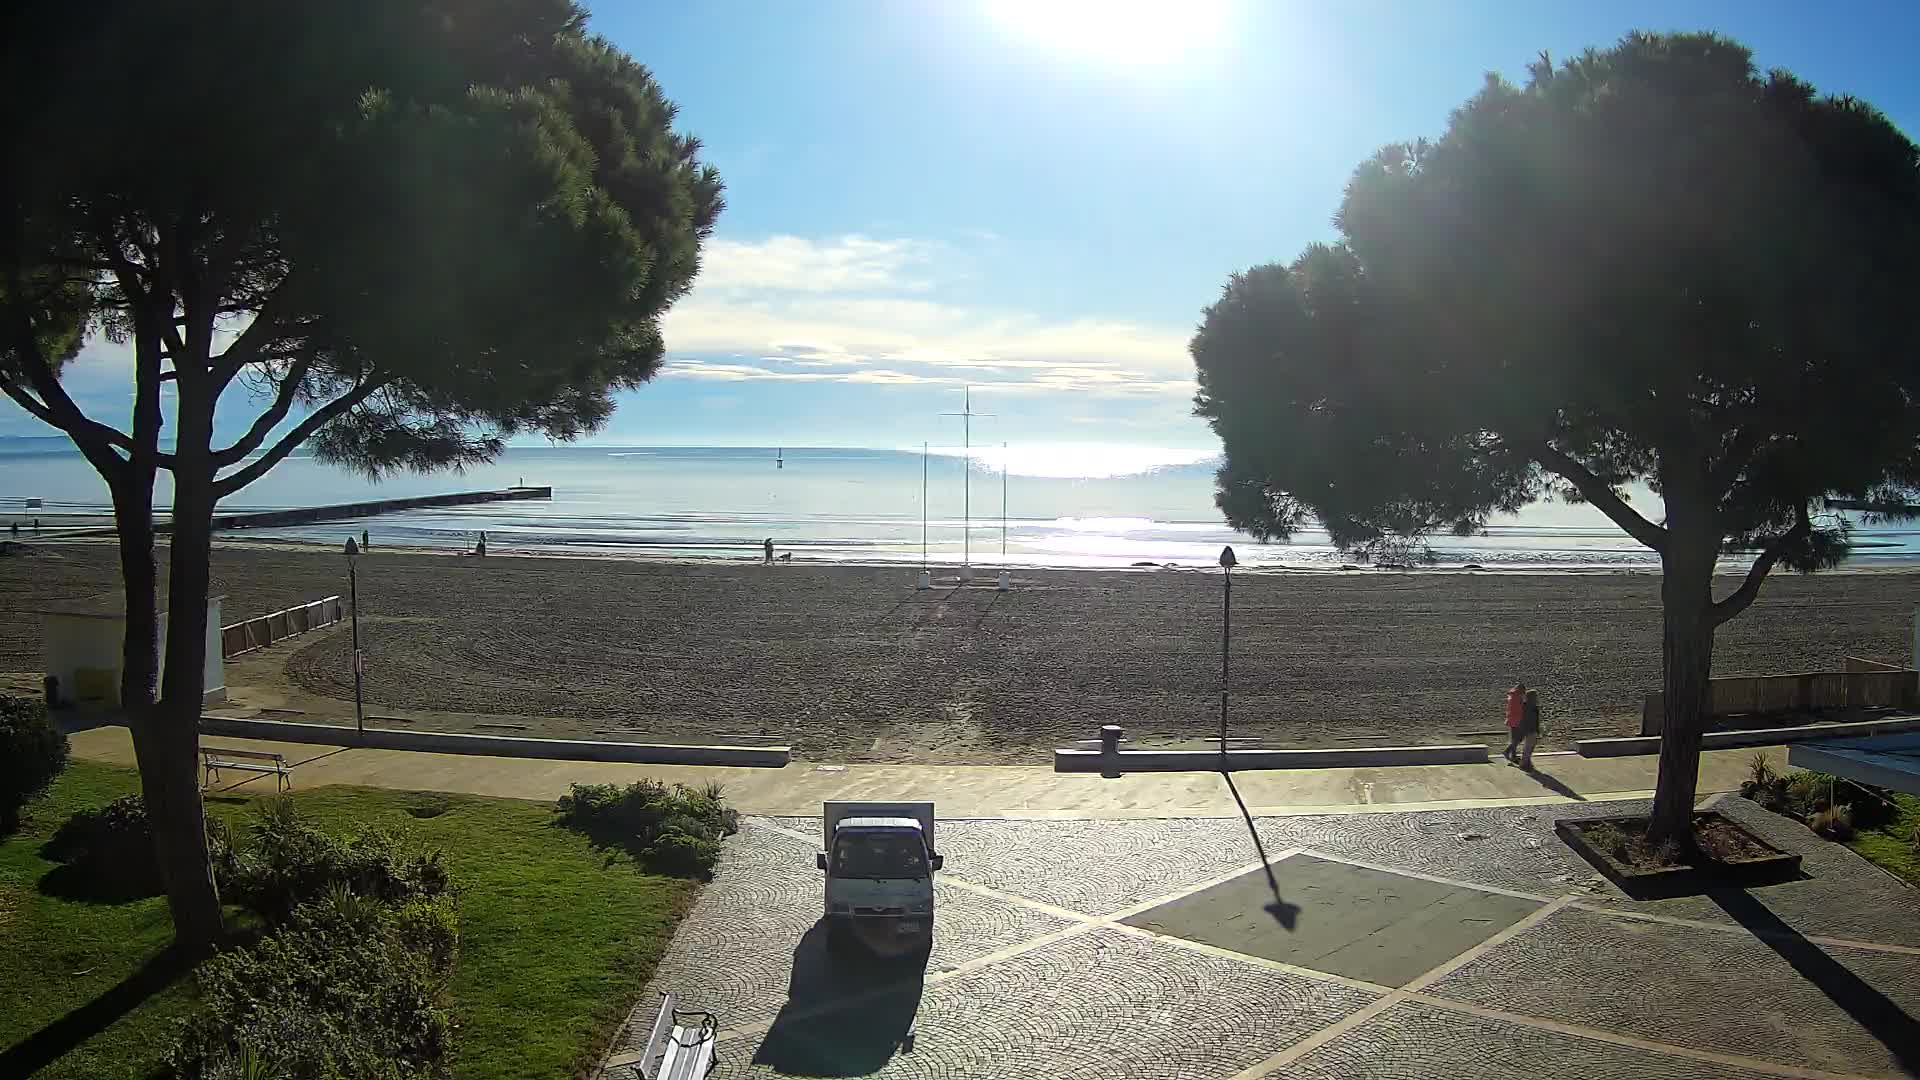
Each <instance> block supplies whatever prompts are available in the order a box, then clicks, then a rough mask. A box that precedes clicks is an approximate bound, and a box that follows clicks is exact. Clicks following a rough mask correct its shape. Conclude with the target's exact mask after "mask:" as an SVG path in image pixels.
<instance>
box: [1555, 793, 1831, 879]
mask: <svg viewBox="0 0 1920 1080" xmlns="http://www.w3.org/2000/svg"><path fill="white" fill-rule="evenodd" d="M1646 821H1647V819H1646V818H1644V817H1617V818H1578V819H1573V820H1562V821H1556V822H1554V823H1553V831H1554V832H1556V833H1558V834H1559V835H1560V839H1562V840H1564V841H1566V843H1567V846H1568V847H1570V848H1572V849H1573V850H1575V851H1577V852H1579V853H1580V857H1581V858H1583V859H1585V860H1587V861H1588V862H1590V863H1592V864H1593V865H1594V868H1595V869H1597V870H1599V871H1600V872H1601V873H1602V874H1605V875H1606V876H1607V878H1608V879H1609V880H1610V881H1612V882H1613V883H1614V884H1615V885H1618V886H1620V888H1621V890H1622V891H1623V892H1625V893H1626V894H1627V895H1628V896H1631V897H1633V898H1634V899H1636V900H1650V899H1657V898H1663V897H1671V896H1685V895H1688V894H1692V893H1701V892H1706V891H1708V890H1710V889H1716V888H1728V887H1731V888H1738V887H1742V886H1747V885H1771V884H1775V883H1778V882H1781V881H1790V880H1792V879H1794V878H1797V877H1799V876H1800V856H1798V855H1794V854H1790V853H1788V852H1785V851H1781V850H1780V849H1779V848H1776V847H1774V846H1773V845H1772V844H1769V843H1767V842H1766V841H1765V840H1762V839H1761V838H1760V837H1758V836H1755V835H1754V834H1753V833H1752V832H1751V831H1750V830H1748V829H1747V828H1746V827H1745V826H1743V825H1741V824H1740V823H1739V822H1737V821H1734V820H1733V819H1731V818H1728V817H1726V816H1724V815H1722V814H1719V813H1716V812H1714V811H1712V810H1698V811H1695V812H1694V815H1693V821H1694V828H1695V829H1696V830H1697V829H1698V828H1699V827H1700V826H1701V825H1702V824H1703V823H1707V822H1712V823H1713V824H1715V825H1718V826H1723V827H1726V828H1731V829H1734V830H1736V831H1738V832H1739V833H1740V834H1741V835H1742V836H1743V837H1745V838H1746V839H1747V840H1748V841H1749V842H1750V843H1752V844H1753V845H1755V846H1757V847H1759V848H1762V849H1764V850H1765V851H1766V852H1767V854H1764V855H1749V856H1739V857H1735V858H1731V859H1725V860H1721V859H1706V860H1703V861H1701V862H1699V863H1697V864H1695V865H1692V866H1669V867H1660V868H1657V869H1637V868H1634V867H1631V866H1623V865H1621V864H1620V863H1619V862H1617V861H1616V860H1615V859H1614V857H1613V853H1612V852H1609V851H1603V850H1601V849H1600V848H1599V847H1597V846H1595V845H1593V844H1591V843H1589V842H1588V841H1587V838H1586V836H1585V835H1584V834H1583V833H1584V830H1585V829H1589V828H1592V827H1594V826H1597V825H1617V826H1622V827H1633V826H1641V827H1643V828H1644V826H1645V825H1646Z"/></svg>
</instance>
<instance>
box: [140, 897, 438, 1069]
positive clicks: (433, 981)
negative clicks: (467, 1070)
mask: <svg viewBox="0 0 1920 1080" xmlns="http://www.w3.org/2000/svg"><path fill="white" fill-rule="evenodd" d="M456 941H457V927H456V922H455V919H454V914H453V906H452V898H451V897H448V896H438V897H434V898H431V899H427V898H421V899H414V900H410V901H407V902H406V903H403V904H392V903H386V902H382V901H380V900H377V899H375V898H373V897H368V896H361V895H359V894H356V893H354V892H352V891H351V890H349V889H346V888H344V887H338V888H335V889H333V890H331V891H330V892H329V893H328V894H327V895H326V896H324V897H322V898H321V899H319V900H315V901H312V902H309V903H304V904H301V905H299V906H297V907H295V908H294V909H293V911H292V912H291V913H290V914H289V915H288V918H287V921H286V924H285V925H284V926H282V927H281V929H280V930H279V931H278V932H276V933H273V934H271V935H269V936H267V937H265V938H263V939H262V940H261V941H259V942H258V943H257V944H255V945H253V946H251V947H248V948H242V949H235V950H233V951H231V952H228V953H224V954H222V955H220V956H218V957H215V958H214V959H212V960H210V961H208V962H207V963H206V964H204V965H202V967H201V968H200V971H199V974H198V976H197V978H198V981H199V985H200V997H201V1003H202V1009H201V1011H200V1012H198V1013H197V1014H195V1015H194V1016H193V1017H192V1018H191V1019H190V1020H188V1021H187V1022H186V1023H185V1024H184V1025H183V1028H182V1030H181V1034H180V1039H179V1042H178V1043H177V1044H176V1045H175V1047H174V1049H173V1051H172V1053H171V1055H170V1056H169V1059H168V1064H169V1065H170V1066H171V1067H172V1069H173V1070H174V1072H175V1074H176V1075H178V1076H181V1077H184V1078H189V1080H216V1078H220V1080H224V1078H226V1077H244V1076H246V1075H247V1073H246V1072H245V1070H246V1068H247V1067H248V1064H249V1062H251V1063H252V1067H253V1068H255V1069H264V1070H265V1072H264V1075H268V1076H274V1077H278V1078H280V1080H334V1078H345V1077H370V1078H379V1080H411V1078H415V1077H418V1078H428V1077H439V1076H441V1075H443V1074H444V1073H445V1061H446V1059H447V1057H448V1054H449V1051H450V1049H451V1036H452V1022H451V1018H450V1017H449V1015H448V1013H447V1011H446V1009H445V1008H444V1007H443V1005H442V1004H441V1002H442V999H443V996H444V994H445V990H446V985H447V981H448V979H449V978H450V977H451V975H452V972H453V961H454V953H455V942H456Z"/></svg>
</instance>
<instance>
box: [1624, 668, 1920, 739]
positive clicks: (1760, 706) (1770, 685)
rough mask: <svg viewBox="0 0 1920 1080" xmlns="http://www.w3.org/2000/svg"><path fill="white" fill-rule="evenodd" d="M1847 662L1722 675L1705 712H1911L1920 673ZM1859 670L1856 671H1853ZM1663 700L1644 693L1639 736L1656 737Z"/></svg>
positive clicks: (1711, 690) (1712, 683) (1710, 690)
mask: <svg viewBox="0 0 1920 1080" xmlns="http://www.w3.org/2000/svg"><path fill="white" fill-rule="evenodd" d="M1869 663H1871V661H1865V660H1858V659H1857V658H1854V657H1849V658H1848V660H1847V664H1846V667H1847V670H1846V671H1807V672H1799V673H1795V674H1792V675H1727V676H1721V677H1719V678H1715V679H1713V680H1711V681H1710V682H1709V684H1708V702H1707V713H1708V715H1710V716H1732V715H1737V714H1741V713H1777V712H1792V711H1796V710H1806V709H1859V708H1887V709H1910V708H1913V707H1914V706H1915V705H1916V704H1917V703H1920V702H1917V701H1916V698H1917V696H1920V695H1917V693H1916V691H1917V690H1920V673H1916V672H1913V671H1910V670H1908V669H1905V668H1894V667H1888V666H1886V665H1877V666H1876V669H1872V670H1869V669H1866V665H1867V664H1869ZM1856 668H1859V669H1860V670H1856ZM1665 702H1666V696H1665V695H1664V694H1661V693H1658V692H1655V693H1652V694H1648V695H1647V697H1646V701H1645V702H1644V703H1643V704H1642V705H1641V708H1640V734H1642V735H1658V734H1660V730H1661V728H1662V726H1663V724H1664V722H1665V719H1666V708H1665Z"/></svg>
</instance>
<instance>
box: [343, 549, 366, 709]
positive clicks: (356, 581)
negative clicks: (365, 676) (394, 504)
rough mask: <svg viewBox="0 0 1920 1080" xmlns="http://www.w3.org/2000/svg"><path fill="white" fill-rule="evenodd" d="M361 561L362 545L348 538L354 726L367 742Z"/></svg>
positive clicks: (348, 595)
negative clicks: (362, 692)
mask: <svg viewBox="0 0 1920 1080" xmlns="http://www.w3.org/2000/svg"><path fill="white" fill-rule="evenodd" d="M359 561H360V545H358V544H355V543H354V542H353V537H351V536H349V537H347V597H348V602H349V603H351V604H352V605H353V726H354V730H355V731H357V732H358V733H359V738H360V741H361V742H365V741H367V716H366V710H365V707H364V706H363V705H362V703H361V697H360V668H361V667H362V664H361V660H360V578H359V575H358V574H356V573H355V572H354V564H355V563H357V562H359Z"/></svg>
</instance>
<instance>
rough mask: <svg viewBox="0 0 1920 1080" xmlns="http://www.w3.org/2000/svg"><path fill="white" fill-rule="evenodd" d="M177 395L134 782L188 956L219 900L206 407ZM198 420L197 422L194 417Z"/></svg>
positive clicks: (216, 926) (202, 938) (204, 936)
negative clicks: (211, 811) (155, 656)
mask: <svg viewBox="0 0 1920 1080" xmlns="http://www.w3.org/2000/svg"><path fill="white" fill-rule="evenodd" d="M192 396H194V395H192V394H191V393H190V392H189V391H188V390H187V389H186V388H184V387H183V388H182V393H181V402H180V409H179V413H178V415H179V418H180V427H179V438H178V440H177V444H176V447H175V462H174V469H173V536H172V541H171V544H170V549H171V550H170V552H169V557H170V569H169V578H170V580H169V582H168V592H167V644H166V658H167V660H166V667H165V671H164V673H163V674H162V677H161V683H160V700H159V702H158V704H157V705H156V706H155V715H154V717H153V723H152V724H151V725H150V727H151V730H150V731H149V734H148V741H149V742H150V743H151V744H152V752H151V754H150V756H151V757H152V758H153V759H154V766H155V767H154V769H153V770H152V772H153V775H151V776H149V775H148V770H147V769H146V768H145V767H144V764H143V767H142V770H141V783H142V785H143V787H144V789H145V792H146V798H147V803H148V806H149V808H150V809H152V808H156V807H155V804H156V803H158V804H159V805H158V807H157V809H158V810H159V811H160V812H159V813H156V814H150V815H149V820H151V821H152V822H153V830H154V843H155V846H156V848H157V850H158V853H159V856H160V873H161V877H162V879H163V880H164V881H165V883H166V888H167V900H168V905H169V906H170V908H171V909H172V912H173V923H174V934H175V940H176V941H177V942H178V943H179V944H180V945H181V946H182V947H183V948H186V949H188V950H189V951H190V952H191V953H193V954H196V955H197V954H199V953H202V952H204V951H206V950H208V949H210V948H211V947H212V945H213V943H214V942H215V941H217V940H218V938H219V936H220V932H221V916H220V894H219V890H218V887H217V886H216V885H215V884H214V880H213V867H212V864H211V860H209V858H208V857H207V826H206V815H205V808H204V807H203V806H202V805H201V801H200V784H199V777H198V775H197V774H198V772H199V769H198V765H199V762H198V760H197V759H198V757H199V749H200V714H201V709H202V706H203V705H204V703H205V694H206V672H205V667H206V660H207V592H208V583H209V581H210V580H211V570H210V568H209V566H208V558H209V557H210V554H211V549H212V527H213V469H212V465H211V462H210V460H209V457H208V450H207V446H208V440H209V439H210V437H211V434H212V433H211V431H210V430H209V429H210V427H211V423H210V420H211V417H210V415H209V414H210V413H211V410H205V411H204V412H202V410H201V409H196V408H195V407H194V405H195V404H196V403H194V402H191V401H189V400H188V399H189V398H190V397H192ZM196 414H198V415H196Z"/></svg>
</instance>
